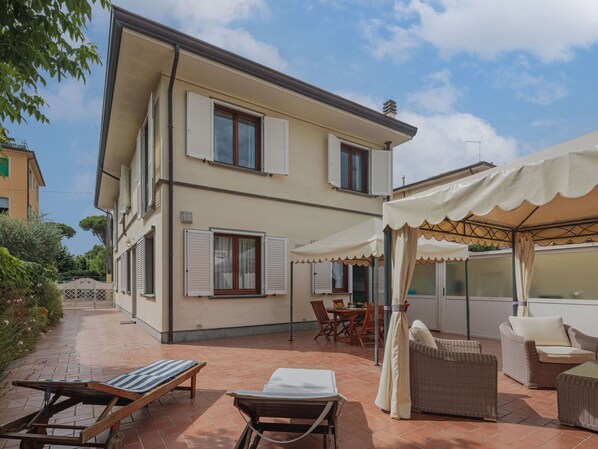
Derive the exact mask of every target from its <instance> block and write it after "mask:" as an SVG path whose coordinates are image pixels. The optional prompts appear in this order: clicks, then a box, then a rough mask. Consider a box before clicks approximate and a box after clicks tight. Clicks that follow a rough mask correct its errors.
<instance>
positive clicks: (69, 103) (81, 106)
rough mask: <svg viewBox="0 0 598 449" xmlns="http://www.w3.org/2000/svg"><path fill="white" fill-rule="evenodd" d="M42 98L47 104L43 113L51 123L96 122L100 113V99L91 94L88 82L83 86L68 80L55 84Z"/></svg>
mask: <svg viewBox="0 0 598 449" xmlns="http://www.w3.org/2000/svg"><path fill="white" fill-rule="evenodd" d="M42 96H43V97H44V99H45V100H46V102H47V103H48V106H47V109H46V110H45V112H46V113H47V115H48V117H49V119H50V121H51V122H53V121H57V120H66V121H71V122H75V121H80V120H90V119H92V120H97V119H98V118H99V117H100V113H101V111H102V98H101V97H99V96H95V95H93V94H92V88H91V87H90V85H89V81H88V84H84V83H83V82H79V81H77V80H75V79H68V80H65V81H63V82H61V83H58V84H56V85H55V86H54V89H52V90H51V91H47V92H43V93H42Z"/></svg>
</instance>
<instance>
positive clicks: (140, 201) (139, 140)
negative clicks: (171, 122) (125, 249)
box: [135, 129, 143, 220]
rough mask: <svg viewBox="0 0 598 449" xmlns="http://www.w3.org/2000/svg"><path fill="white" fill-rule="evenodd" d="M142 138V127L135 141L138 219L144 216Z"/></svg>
mask: <svg viewBox="0 0 598 449" xmlns="http://www.w3.org/2000/svg"><path fill="white" fill-rule="evenodd" d="M142 138H143V133H142V132H141V129H140V130H139V131H137V139H136V142H135V152H136V153H137V167H136V168H135V171H136V173H135V189H136V192H135V194H136V197H137V220H140V219H141V217H143V189H142V188H141V185H142V182H143V181H142V180H143V155H142V152H143V151H142V150H143V147H142Z"/></svg>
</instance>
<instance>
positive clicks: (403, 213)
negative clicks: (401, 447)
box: [376, 132, 598, 418]
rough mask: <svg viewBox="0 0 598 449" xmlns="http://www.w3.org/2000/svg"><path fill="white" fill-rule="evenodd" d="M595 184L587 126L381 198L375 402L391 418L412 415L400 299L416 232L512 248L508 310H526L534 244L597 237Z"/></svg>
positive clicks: (595, 160)
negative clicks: (384, 287) (386, 232)
mask: <svg viewBox="0 0 598 449" xmlns="http://www.w3.org/2000/svg"><path fill="white" fill-rule="evenodd" d="M597 186H598V132H593V133H590V134H587V135H585V136H582V137H579V138H577V139H574V140H571V141H569V142H565V143H563V144H560V145H557V146H555V147H552V148H549V149H547V150H544V151H541V152H538V153H534V154H532V155H530V156H527V157H525V158H522V159H519V160H516V161H514V162H511V163H509V164H506V165H503V166H500V167H496V168H494V169H490V170H487V171H484V172H481V173H478V174H475V175H472V176H469V177H467V178H464V179H461V180H458V181H455V182H452V183H449V184H445V185H442V186H439V187H436V188H433V189H430V190H427V191H424V192H420V193H418V194H415V195H413V196H410V197H407V198H404V199H400V200H397V201H391V202H388V203H385V204H384V207H383V222H384V226H385V227H386V226H388V227H389V228H390V229H391V230H392V237H391V239H392V242H391V243H392V245H391V247H392V259H393V274H392V276H393V279H392V287H393V288H392V310H393V313H392V316H391V320H390V325H389V329H388V339H387V344H386V347H385V355H384V365H383V367H382V375H381V379H380V386H379V388H378V397H377V398H376V404H377V405H378V406H379V407H381V408H382V409H385V410H389V411H390V414H391V416H392V417H394V418H409V417H410V416H411V398H410V392H409V388H410V387H409V343H408V322H407V315H406V313H405V312H406V310H405V307H404V303H405V298H406V296H407V291H408V288H409V283H410V282H411V277H412V276H413V268H414V266H415V262H416V257H417V256H416V247H417V246H416V245H417V239H418V237H419V236H420V235H423V236H426V237H428V238H432V237H433V238H436V239H438V240H451V241H457V242H462V243H474V242H477V243H483V244H490V245H498V246H501V247H511V248H513V256H514V257H513V262H514V263H513V273H514V282H513V285H514V294H513V299H514V310H517V311H518V313H519V314H522V315H526V314H527V296H528V292H529V287H530V285H531V279H532V274H533V264H534V245H535V244H538V245H550V244H565V243H580V242H586V241H593V240H595V239H596V238H598V189H597V188H596V187H597ZM519 301H521V302H519ZM518 305H520V306H522V307H521V308H518V307H517V306H518ZM518 309H519V310H518Z"/></svg>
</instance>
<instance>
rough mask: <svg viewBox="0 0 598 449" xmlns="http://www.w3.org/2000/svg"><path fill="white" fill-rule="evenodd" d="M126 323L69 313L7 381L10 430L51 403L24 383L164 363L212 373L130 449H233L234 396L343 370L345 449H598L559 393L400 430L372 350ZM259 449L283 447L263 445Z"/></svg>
mask: <svg viewBox="0 0 598 449" xmlns="http://www.w3.org/2000/svg"><path fill="white" fill-rule="evenodd" d="M124 320H125V317H124V316H123V315H121V314H120V313H119V312H118V311H116V310H114V309H103V310H102V309H99V310H68V311H67V312H66V315H65V318H64V320H63V322H62V323H61V324H60V325H59V326H58V327H57V328H55V329H54V330H53V331H52V332H49V333H47V334H46V335H45V336H44V337H43V338H42V340H41V341H40V342H39V343H38V345H37V347H36V349H35V351H33V352H32V353H30V354H28V355H27V356H26V357H24V358H23V359H21V360H19V361H18V362H17V363H16V364H15V365H14V366H13V368H12V369H11V370H10V371H9V373H8V374H7V376H6V377H5V378H4V379H2V380H1V381H0V423H4V422H6V421H9V420H11V419H14V418H16V417H17V416H22V415H24V414H26V413H31V412H32V411H35V410H36V409H38V408H39V407H40V405H41V404H42V401H43V393H41V392H34V391H33V390H27V389H23V388H16V387H13V386H12V385H11V382H12V380H14V379H32V380H37V379H49V378H54V379H64V378H67V379H94V380H107V379H109V378H111V377H114V376H115V375H117V374H122V373H125V372H128V371H131V370H133V369H135V368H138V367H140V366H143V365H146V364H148V363H150V362H153V361H155V360H158V359H169V358H170V359H197V360H202V361H206V362H207V366H206V368H204V369H203V370H202V371H201V372H200V374H199V377H198V382H197V385H198V392H197V395H196V397H195V399H194V400H191V399H189V396H188V394H187V393H185V392H179V391H177V392H175V393H173V394H168V395H166V396H164V397H162V398H161V399H160V400H159V401H156V402H154V403H152V404H151V405H150V406H149V407H146V408H144V409H142V410H140V411H139V412H137V413H135V414H134V415H133V416H132V417H131V418H128V419H126V420H125V421H123V426H122V430H123V431H124V432H125V435H126V440H125V444H126V446H125V448H126V449H166V448H167V449H187V448H201V449H203V448H205V449H225V448H233V447H234V445H235V442H236V441H237V439H238V437H239V435H240V434H241V430H242V429H243V427H244V425H245V423H244V421H243V419H242V417H241V416H240V415H239V413H238V411H237V410H236V409H235V408H234V407H233V405H232V403H233V401H232V398H230V397H228V396H226V395H225V392H226V391H227V390H233V389H257V390H261V389H262V388H263V386H264V384H265V383H266V382H267V380H268V379H269V377H270V375H271V374H272V372H273V371H274V370H275V369H276V368H279V367H291V368H292V367H301V368H320V369H332V370H334V371H336V376H337V382H338V387H339V390H340V392H341V393H342V394H343V395H345V396H346V397H347V399H348V403H347V404H346V405H345V407H344V409H343V412H342V415H341V418H340V442H341V447H342V448H343V449H368V448H380V449H382V448H384V449H391V448H392V449H394V448H405V449H416V448H422V449H432V448H443V449H457V448H459V449H460V448H472V449H483V448H497V449H501V448H519V449H521V448H546V449H553V448H558V449H568V448H578V449H594V448H598V434H595V433H592V432H590V431H586V430H583V429H577V428H571V427H565V426H561V425H559V422H558V420H557V419H556V416H557V405H556V392H555V391H553V390H528V389H526V388H524V387H522V386H521V385H519V384H518V383H516V382H514V381H512V380H510V379H508V378H507V377H505V376H504V375H502V374H499V377H498V379H499V385H498V388H499V398H498V401H499V407H500V408H499V415H500V416H499V419H498V422H486V421H482V420H476V419H464V418H457V417H450V416H439V415H429V414H414V415H413V419H411V420H402V421H397V420H393V419H391V418H390V417H389V416H388V415H387V414H386V413H384V412H382V411H380V410H379V409H378V408H377V407H376V405H375V404H374V398H375V395H376V391H377V386H378V378H379V368H378V367H375V366H374V365H373V361H372V357H373V348H372V347H366V349H363V348H361V347H360V346H348V345H346V344H344V343H333V342H329V341H326V339H325V338H320V339H319V340H318V341H314V340H313V335H314V332H315V331H314V332H311V331H310V332H298V333H295V341H294V342H289V341H288V335H287V334H270V335H260V336H252V337H244V338H238V339H226V340H224V339H223V340H212V341H204V342H195V343H187V344H175V345H161V344H159V343H158V342H156V341H155V340H153V339H152V338H151V337H150V336H149V335H147V334H146V333H145V332H144V331H143V330H141V329H140V328H139V327H137V326H135V325H125V324H121V321H124ZM443 337H445V338H446V337H447V336H444V335H443ZM482 345H483V351H484V352H487V353H494V354H496V355H497V356H499V360H500V343H499V342H497V341H490V340H482ZM499 366H500V364H499ZM98 410H99V409H97V408H94V406H77V408H76V409H75V411H74V412H70V413H63V414H62V415H60V417H59V418H58V419H59V420H64V422H69V423H72V422H73V421H77V423H78V424H81V425H86V424H88V423H90V422H93V421H94V420H95V417H97V415H98V413H99V411H98ZM73 413H74V416H73ZM280 437H282V435H280ZM16 446H18V442H16V441H4V440H0V449H8V448H12V447H16ZM259 447H260V448H262V447H264V448H266V447H267V448H271V449H273V448H276V447H283V446H279V445H276V444H272V443H270V444H269V443H268V442H267V441H263V440H262V442H261V443H260V446H259ZM284 447H287V448H290V449H299V448H305V449H307V448H321V447H322V440H321V437H320V436H309V437H307V438H304V439H303V440H301V441H299V442H297V443H293V444H290V445H285V446H284Z"/></svg>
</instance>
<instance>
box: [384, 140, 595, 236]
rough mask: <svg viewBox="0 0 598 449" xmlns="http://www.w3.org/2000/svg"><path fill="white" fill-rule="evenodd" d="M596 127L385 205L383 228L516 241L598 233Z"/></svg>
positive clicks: (432, 234)
mask: <svg viewBox="0 0 598 449" xmlns="http://www.w3.org/2000/svg"><path fill="white" fill-rule="evenodd" d="M597 185H598V131H596V132H593V133H590V134H587V135H585V136H582V137H579V138H577V139H574V140H571V141H569V142H565V143H563V144H560V145H557V146H555V147H552V148H549V149H547V150H544V151H540V152H537V153H534V154H531V155H530V156H527V157H525V158H522V159H519V160H516V161H514V162H511V163H509V164H505V165H503V166H500V167H496V168H494V169H490V170H487V171H484V172H481V173H477V174H475V175H472V176H469V177H467V178H464V179H461V180H458V181H455V182H452V183H449V184H445V185H442V186H439V187H436V188H433V189H430V190H426V191H424V192H420V193H418V194H415V195H412V196H409V197H407V198H403V199H400V200H396V201H391V202H388V203H385V204H384V208H383V210H384V217H383V221H384V226H386V225H388V226H390V227H391V228H392V229H401V228H402V227H403V226H405V225H407V226H409V227H411V228H420V235H424V236H426V237H427V238H431V237H435V238H436V239H447V240H452V241H458V242H479V243H484V244H495V245H499V246H503V247H506V246H511V240H512V232H513V231H516V232H530V233H531V235H532V237H533V239H534V242H535V243H536V244H539V245H548V244H552V243H555V244H562V243H568V242H571V243H582V242H586V241H588V240H595V239H596V237H597V236H598V224H597V223H596V222H597V221H598V189H597V188H596V186H597Z"/></svg>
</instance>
